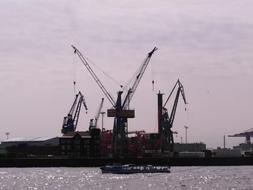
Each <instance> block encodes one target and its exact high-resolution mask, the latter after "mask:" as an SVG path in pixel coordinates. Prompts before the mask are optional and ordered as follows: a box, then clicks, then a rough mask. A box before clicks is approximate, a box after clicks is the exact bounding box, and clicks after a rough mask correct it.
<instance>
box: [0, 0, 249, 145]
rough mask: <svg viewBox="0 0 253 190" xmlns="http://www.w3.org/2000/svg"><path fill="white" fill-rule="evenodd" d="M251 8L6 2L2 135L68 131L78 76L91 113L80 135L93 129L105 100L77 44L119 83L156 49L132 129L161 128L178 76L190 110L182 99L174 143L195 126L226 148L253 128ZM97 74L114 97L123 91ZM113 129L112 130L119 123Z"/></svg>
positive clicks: (197, 1)
mask: <svg viewBox="0 0 253 190" xmlns="http://www.w3.org/2000/svg"><path fill="white" fill-rule="evenodd" d="M252 6H253V2H252V1H250V0H244V1H239V0H223V1H219V0H212V1H210V0H174V1H166V0H160V1H151V0H147V1H142V0H141V1H138V2H136V1H133V0H130V1H124V2H120V1H116V0H106V1H99V0H97V1H94V0H89V1H80V0H79V1H69V0H61V1H60V0H55V1H49V0H48V1H45V0H43V1H42V0H37V1H32V0H23V1H17V0H8V1H7V0H2V1H0V23H1V30H0V42H1V44H0V63H1V64H0V79H1V80H0V86H1V88H0V95H1V99H0V105H1V108H2V109H1V128H0V138H4V133H5V132H7V131H9V132H10V133H11V135H10V136H11V137H37V136H57V135H60V129H61V125H62V119H63V117H64V116H65V114H66V113H67V111H68V110H69V107H70V105H71V103H72V101H73V98H74V92H73V85H72V82H73V80H74V79H75V80H76V81H77V87H78V89H80V90H81V91H82V92H83V94H84V95H85V98H86V101H87V104H88V107H89V113H88V114H87V115H85V114H84V112H83V114H82V118H81V122H80V125H79V128H78V130H86V129H87V128H88V122H89V119H90V118H91V117H93V116H94V114H95V112H96V110H97V108H98V105H99V102H100V99H101V97H102V96H103V95H102V93H101V91H100V89H99V88H98V86H97V85H96V84H95V83H94V81H93V79H91V77H90V75H89V74H88V72H87V71H86V69H85V68H84V67H83V66H82V64H81V63H80V61H79V59H78V57H76V55H74V54H73V51H72V49H71V47H70V45H71V44H74V45H76V46H77V47H78V48H79V50H81V51H82V52H83V54H84V55H85V56H87V57H88V58H89V59H90V60H92V62H94V63H95V64H96V65H98V67H99V68H102V69H103V70H104V71H105V72H107V73H108V74H110V75H111V76H113V77H114V78H115V79H116V80H117V81H119V83H121V84H125V83H126V82H127V81H128V80H129V79H130V78H131V77H132V75H133V74H134V73H135V71H136V69H137V67H138V66H139V65H140V64H141V63H142V61H143V60H144V58H145V56H146V54H147V53H148V52H149V51H150V50H151V49H152V48H153V47H154V46H157V47H158V51H157V52H155V54H154V55H153V57H152V59H151V62H150V65H149V67H148V69H147V71H146V73H145V76H144V78H143V80H142V81H141V84H140V86H139V88H138V89H137V91H136V94H135V95H134V97H133V100H132V104H131V106H132V107H134V108H136V115H137V118H136V119H134V120H131V121H130V123H129V130H146V131H148V132H154V131H155V130H157V121H156V120H157V119H156V115H157V113H156V109H157V108H156V104H157V103H156V93H157V92H158V90H161V91H162V92H163V93H165V97H167V95H168V93H169V92H170V90H171V89H172V87H173V85H174V83H175V82H176V80H177V78H180V79H181V82H182V83H183V85H184V87H185V92H186V96H187V99H188V102H189V105H187V112H185V111H184V105H183V104H182V103H183V102H182V101H180V102H179V103H180V105H179V107H178V110H177V115H176V119H175V126H174V130H176V131H178V132H179V135H178V137H176V140H177V141H179V140H180V136H183V137H184V128H183V126H184V125H188V126H189V131H188V133H189V137H188V139H189V141H191V142H199V141H202V142H205V143H207V145H208V146H209V147H216V146H221V145H222V143H223V142H222V137H223V135H228V134H233V133H236V132H239V131H241V130H244V129H245V130H246V129H248V128H251V127H252V124H253V121H252V115H251V113H252V111H251V109H252V106H253V103H252V97H253V89H252V88H251V82H252V77H253V67H252V66H251V64H252V60H253V54H252V50H253V48H252V47H253V46H252V44H253V21H252V16H253V14H252ZM94 70H95V72H96V73H97V74H98V75H99V77H101V80H102V81H103V83H104V84H105V86H106V88H107V89H108V90H109V91H110V92H111V93H112V94H113V95H114V97H115V98H116V92H117V90H119V87H118V86H117V85H116V84H115V83H113V82H112V81H111V80H109V79H108V78H106V77H105V76H104V75H103V74H102V73H101V72H100V71H99V70H98V69H96V68H94ZM153 79H154V80H155V91H152V86H151V81H152V80H153ZM108 107H110V105H109V103H108V102H106V106H105V107H104V110H105V109H106V108H108ZM105 127H106V128H107V129H111V128H112V119H107V118H106V121H105ZM243 140H244V139H239V140H238V139H228V141H229V142H228V143H229V146H232V145H234V144H236V143H238V142H243Z"/></svg>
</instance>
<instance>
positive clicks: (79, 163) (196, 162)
mask: <svg viewBox="0 0 253 190" xmlns="http://www.w3.org/2000/svg"><path fill="white" fill-rule="evenodd" d="M112 163H121V164H129V163H131V164H136V165H149V164H150V165H161V166H162V165H167V166H168V165H169V166H245V165H253V157H219V158H217V157H216V158H137V159H136V158H132V159H131V158H128V159H117V160H115V159H110V158H79V159H70V158H0V168H4V167H24V168H25V167H100V166H104V165H106V164H112Z"/></svg>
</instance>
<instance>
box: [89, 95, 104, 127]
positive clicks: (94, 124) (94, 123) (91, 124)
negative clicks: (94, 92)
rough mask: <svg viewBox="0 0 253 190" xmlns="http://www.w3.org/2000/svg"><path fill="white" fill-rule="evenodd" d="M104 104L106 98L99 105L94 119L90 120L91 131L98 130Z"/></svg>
mask: <svg viewBox="0 0 253 190" xmlns="http://www.w3.org/2000/svg"><path fill="white" fill-rule="evenodd" d="M103 104H104V98H102V100H101V103H100V104H99V107H98V110H97V112H96V115H95V117H94V119H91V120H90V126H89V129H93V128H97V123H98V119H99V117H100V114H101V110H102V108H103Z"/></svg>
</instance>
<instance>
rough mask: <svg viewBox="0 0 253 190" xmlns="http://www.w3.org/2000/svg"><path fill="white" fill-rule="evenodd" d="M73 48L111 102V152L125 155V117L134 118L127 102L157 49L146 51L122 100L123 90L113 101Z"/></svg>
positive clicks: (77, 52)
mask: <svg viewBox="0 0 253 190" xmlns="http://www.w3.org/2000/svg"><path fill="white" fill-rule="evenodd" d="M72 48H73V49H74V53H76V54H77V55H78V57H79V58H80V59H81V61H82V63H83V64H84V66H85V67H86V68H87V70H88V71H89V73H90V74H91V76H92V77H93V79H94V80H95V82H96V83H97V84H98V86H99V87H100V89H101V90H102V91H103V93H104V95H105V96H106V98H107V99H108V100H109V102H110V103H111V104H112V106H113V108H112V109H108V110H107V116H108V117H114V125H113V139H112V153H113V156H114V157H120V156H126V155H127V151H128V143H127V134H128V126H127V119H128V118H134V117H135V112H134V110H130V109H129V103H130V100H131V99H132V97H133V95H134V92H135V91H136V89H137V87H138V85H139V83H140V80H141V78H142V76H143V74H144V72H145V70H146V68H147V65H148V63H149V61H150V59H151V57H152V55H153V53H154V52H155V51H156V50H157V48H156V47H155V48H154V49H153V50H152V51H151V52H149V53H148V56H147V57H146V59H145V60H144V62H143V63H142V65H141V67H140V70H139V72H138V73H137V76H136V78H135V82H134V84H133V86H132V87H131V88H130V89H129V90H128V92H127V95H126V96H125V98H124V100H123V101H122V98H121V96H122V93H123V91H119V92H118V93H117V100H116V101H115V100H114V99H113V97H112V96H111V95H110V93H109V92H108V91H107V90H106V88H105V87H104V85H103V84H102V82H101V81H100V80H99V78H98V77H97V75H96V74H95V72H94V71H93V70H92V68H91V67H90V66H89V63H88V61H87V60H86V59H85V58H84V56H83V55H82V53H81V52H80V51H79V50H78V49H77V48H76V47H75V46H73V45H72Z"/></svg>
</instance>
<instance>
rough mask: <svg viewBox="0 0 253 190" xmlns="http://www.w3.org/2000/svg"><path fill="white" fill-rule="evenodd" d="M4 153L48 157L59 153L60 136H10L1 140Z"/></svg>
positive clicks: (0, 147)
mask: <svg viewBox="0 0 253 190" xmlns="http://www.w3.org/2000/svg"><path fill="white" fill-rule="evenodd" d="M0 150H1V152H2V154H4V155H7V156H12V157H36V156H40V157H48V156H57V155H59V138H58V137H53V138H45V137H44V138H42V137H37V138H10V139H6V140H4V141H2V142H1V144H0Z"/></svg>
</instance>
